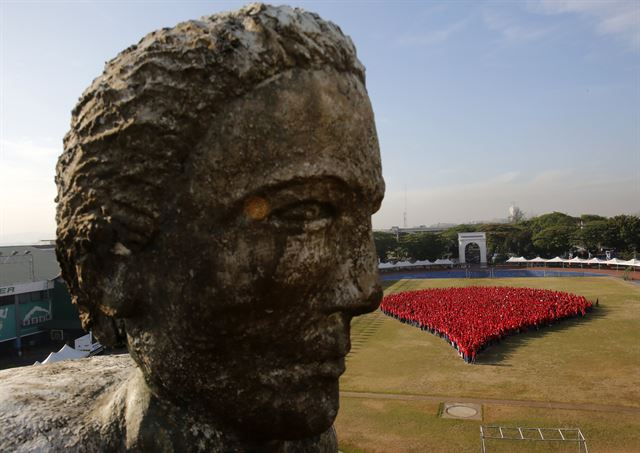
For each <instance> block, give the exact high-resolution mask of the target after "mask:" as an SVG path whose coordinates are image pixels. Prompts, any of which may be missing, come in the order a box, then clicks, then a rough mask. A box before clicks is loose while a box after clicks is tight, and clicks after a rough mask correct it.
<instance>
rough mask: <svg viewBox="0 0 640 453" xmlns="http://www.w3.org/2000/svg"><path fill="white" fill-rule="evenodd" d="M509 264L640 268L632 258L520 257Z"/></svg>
mask: <svg viewBox="0 0 640 453" xmlns="http://www.w3.org/2000/svg"><path fill="white" fill-rule="evenodd" d="M507 263H512V264H525V263H532V264H563V265H564V264H589V265H596V264H597V265H598V266H601V265H605V266H624V267H628V266H632V267H640V260H638V259H635V258H632V259H630V260H621V259H618V258H611V259H610V260H602V259H600V258H595V257H594V258H591V259H585V258H579V257H577V256H576V257H575V258H571V259H566V258H560V257H559V256H556V257H555V258H551V259H545V258H540V257H539V256H538V257H536V258H532V259H530V260H528V259H526V258H525V257H523V256H519V257H512V258H509V259H508V260H507Z"/></svg>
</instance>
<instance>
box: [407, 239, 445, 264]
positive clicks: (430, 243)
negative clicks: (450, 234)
mask: <svg viewBox="0 0 640 453" xmlns="http://www.w3.org/2000/svg"><path fill="white" fill-rule="evenodd" d="M400 244H401V246H402V247H404V248H405V249H406V250H407V253H408V254H409V256H410V257H411V258H413V259H415V260H427V259H428V260H431V261H434V260H436V259H438V258H441V257H442V255H443V253H445V252H446V242H445V241H444V240H443V238H442V237H441V236H440V235H438V234H435V233H426V232H425V233H415V234H409V235H406V236H403V237H401V238H400Z"/></svg>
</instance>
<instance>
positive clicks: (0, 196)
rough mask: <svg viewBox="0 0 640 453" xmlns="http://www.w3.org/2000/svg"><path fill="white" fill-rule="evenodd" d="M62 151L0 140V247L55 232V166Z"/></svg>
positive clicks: (38, 145) (51, 235)
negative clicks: (17, 237) (27, 234)
mask: <svg viewBox="0 0 640 453" xmlns="http://www.w3.org/2000/svg"><path fill="white" fill-rule="evenodd" d="M61 151H62V150H61V149H57V148H54V147H49V146H43V145H41V144H38V143H35V142H32V141H9V140H0V168H2V176H1V177H0V243H1V242H7V240H8V239H7V238H11V237H15V235H18V234H21V233H24V232H28V231H34V233H33V235H34V237H33V238H32V239H31V240H37V239H42V238H43V237H53V236H54V231H55V222H54V211H55V204H54V201H53V200H54V198H55V196H56V188H55V183H54V179H53V178H54V175H55V163H56V159H57V157H58V155H59V154H60V152H61Z"/></svg>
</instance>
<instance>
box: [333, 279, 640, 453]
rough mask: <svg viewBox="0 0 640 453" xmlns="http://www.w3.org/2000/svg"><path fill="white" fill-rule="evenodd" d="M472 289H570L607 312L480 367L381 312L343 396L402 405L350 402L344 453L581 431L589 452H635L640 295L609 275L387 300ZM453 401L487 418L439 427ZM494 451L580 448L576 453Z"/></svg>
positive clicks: (511, 344) (482, 359) (343, 423)
mask: <svg viewBox="0 0 640 453" xmlns="http://www.w3.org/2000/svg"><path fill="white" fill-rule="evenodd" d="M469 285H496V286H498V285H508V286H527V287H534V288H547V289H556V290H563V291H569V292H573V293H576V294H581V295H584V296H585V297H587V298H588V299H590V300H593V301H595V300H596V298H597V299H599V305H600V306H599V307H597V308H596V309H595V310H594V312H592V313H590V314H589V315H588V316H587V317H585V318H580V319H572V320H567V321H562V322H559V323H557V324H556V325H553V326H549V327H547V328H545V329H541V330H540V331H537V332H529V333H526V334H522V335H518V336H514V337H510V338H508V339H507V340H506V341H503V342H502V343H501V344H499V345H496V346H492V347H491V348H489V349H488V350H486V351H484V352H483V353H481V354H480V355H479V360H478V362H477V363H476V364H475V365H468V364H465V363H464V362H463V361H462V360H461V359H460V358H459V357H458V355H457V353H456V352H455V351H454V350H453V348H452V347H451V346H449V345H448V344H447V343H446V342H445V341H443V340H442V339H440V338H438V337H436V336H433V335H431V334H428V333H426V332H423V331H421V330H419V329H417V328H415V327H410V326H407V325H404V324H401V323H400V322H398V321H396V320H394V319H392V318H388V317H386V316H384V315H383V314H381V313H380V312H376V313H373V314H370V315H367V316H364V317H361V318H358V319H356V320H355V321H354V322H353V329H352V338H353V349H352V353H351V354H350V355H349V357H348V360H347V372H346V373H345V375H344V376H343V378H342V379H341V391H343V392H372V393H375V394H395V395H398V396H399V397H403V395H404V397H403V398H405V400H390V399H386V398H385V399H383V398H380V397H383V396H385V395H379V396H380V397H376V396H375V395H372V396H371V397H367V398H354V397H353V395H352V396H346V394H343V396H342V397H341V410H340V413H339V416H338V419H337V421H336V427H337V430H338V436H339V439H340V445H341V450H343V451H345V452H357V451H366V452H369V451H371V452H375V451H381V452H382V451H385V452H386V451H394V452H395V451H434V452H441V451H442V452H446V451H452V452H454V451H455V452H460V451H479V448H480V443H479V425H480V424H485V425H486V424H503V425H508V426H514V425H520V426H548V427H559V426H567V427H570V426H577V427H580V428H581V429H582V430H583V433H584V434H585V436H586V438H587V440H588V445H589V447H590V452H591V453H593V452H597V451H602V452H637V451H640V438H639V436H638V435H637V432H638V431H640V386H639V384H640V286H638V285H635V284H631V283H627V282H623V281H621V280H616V279H610V278H566V277H565V278H530V279H525V278H517V279H491V280H487V279H482V280H469V279H459V280H458V279H438V280H434V279H431V280H401V281H398V282H395V283H394V282H391V283H390V284H389V285H388V287H387V289H386V292H387V293H391V292H397V291H407V290H412V289H421V288H433V287H447V286H469ZM410 395H416V397H415V398H414V397H412V396H410ZM360 396H362V395H360ZM420 396H427V397H431V398H423V400H420V399H419V398H420ZM456 397H457V398H460V399H465V398H466V399H475V400H479V401H480V402H483V403H484V404H483V420H482V421H479V420H451V419H441V418H439V417H438V410H439V402H452V401H456ZM412 398H414V400H411V399H412ZM425 399H426V400H425ZM496 400H506V401H496ZM516 400H517V401H516ZM545 402H551V403H554V404H551V405H550V406H551V407H546V406H548V405H545V404H544V403H545ZM490 446H491V449H490V450H489V451H492V452H493V451H559V452H562V451H577V447H576V445H575V444H573V445H572V447H573V449H571V448H569V446H566V447H562V448H561V447H560V445H559V444H552V445H551V446H550V447H549V448H547V449H545V447H544V446H543V445H541V444H540V443H536V444H535V449H524V447H523V446H522V443H520V444H515V445H514V444H505V445H504V446H503V447H502V449H498V448H499V444H498V443H497V441H493V442H492V443H491V444H490ZM541 447H542V448H541Z"/></svg>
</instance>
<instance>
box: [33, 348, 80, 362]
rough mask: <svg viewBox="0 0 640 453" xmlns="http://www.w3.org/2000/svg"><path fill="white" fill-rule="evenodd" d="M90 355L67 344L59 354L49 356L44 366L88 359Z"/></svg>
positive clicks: (54, 353)
mask: <svg viewBox="0 0 640 453" xmlns="http://www.w3.org/2000/svg"><path fill="white" fill-rule="evenodd" d="M88 355H89V354H88V353H86V352H81V351H76V350H75V349H73V348H72V347H71V346H67V345H66V344H65V345H64V346H63V347H62V348H60V350H59V351H58V352H52V353H51V354H49V356H48V357H47V358H46V359H45V360H43V362H42V365H45V364H48V363H54V362H60V361H62V360H73V359H81V358H83V357H87V356H88ZM34 365H35V364H34Z"/></svg>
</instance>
